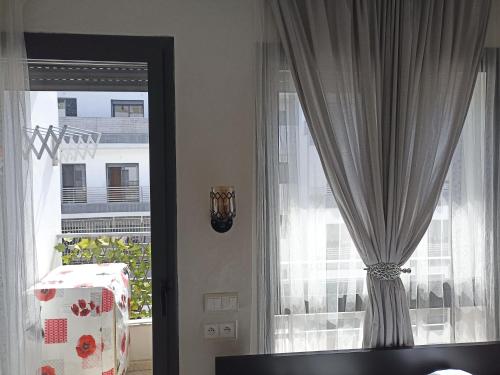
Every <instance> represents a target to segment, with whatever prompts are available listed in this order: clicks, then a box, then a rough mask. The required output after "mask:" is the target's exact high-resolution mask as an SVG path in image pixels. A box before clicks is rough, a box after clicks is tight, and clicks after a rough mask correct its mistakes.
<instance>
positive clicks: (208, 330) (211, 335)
mask: <svg viewBox="0 0 500 375" xmlns="http://www.w3.org/2000/svg"><path fill="white" fill-rule="evenodd" d="M203 331H204V333H203V335H204V337H205V338H206V339H217V338H219V325H218V324H217V323H208V324H205V326H204V330H203Z"/></svg>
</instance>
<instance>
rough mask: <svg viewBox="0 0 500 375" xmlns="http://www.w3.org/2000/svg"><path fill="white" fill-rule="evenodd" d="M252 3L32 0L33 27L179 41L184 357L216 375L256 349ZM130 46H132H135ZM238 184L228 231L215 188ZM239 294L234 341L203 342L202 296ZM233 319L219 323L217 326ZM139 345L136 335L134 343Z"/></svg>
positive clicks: (29, 24) (191, 373)
mask: <svg viewBox="0 0 500 375" xmlns="http://www.w3.org/2000/svg"><path fill="white" fill-rule="evenodd" d="M254 4H255V1H254V0H210V1H207V0H148V1H132V0H107V1H104V2H103V1H100V0H86V1H65V0H44V1H40V0H29V1H27V5H26V13H25V24H26V28H27V30H28V31H44V32H73V33H97V34H129V35H160V36H161V35H165V36H173V37H174V38H175V79H176V82H175V85H176V122H177V124H176V125H177V170H178V172H177V189H178V195H177V201H178V267H179V288H180V289H179V293H180V298H179V308H180V312H179V316H180V357H181V358H180V360H181V364H180V366H181V373H182V374H183V375H208V374H213V373H214V357H215V356H216V355H230V354H242V353H248V352H249V351H250V333H251V327H250V315H251V301H252V298H251V294H252V279H251V275H252V272H251V271H252V270H251V264H252V250H251V249H252V212H253V211H252V210H253V202H252V200H253V179H252V176H253V172H252V169H253V159H254V156H253V144H254V141H253V135H254V74H253V63H254V61H255V57H254V45H255V37H254V19H253V15H254ZM131 48H133V46H131ZM221 184H223V185H225V184H231V185H234V186H235V187H236V192H237V204H238V216H237V218H236V221H235V225H234V227H233V229H231V231H230V232H228V233H227V234H225V235H220V234H217V233H215V232H214V231H213V230H212V229H211V227H210V223H209V218H208V209H209V206H208V203H209V200H208V193H209V188H210V186H212V185H221ZM214 291H238V292H239V293H240V305H241V308H240V311H239V312H238V314H237V315H235V317H236V318H237V319H238V321H239V340H238V341H237V342H225V343H217V342H210V341H206V340H204V339H203V338H202V326H203V323H204V322H205V321H208V320H209V319H210V318H209V317H207V315H206V314H205V313H204V312H203V303H202V302H203V300H202V295H203V293H206V292H214ZM227 318H228V317H221V318H220V319H221V320H224V319H227ZM132 339H133V338H132Z"/></svg>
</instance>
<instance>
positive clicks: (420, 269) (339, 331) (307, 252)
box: [274, 70, 496, 352]
mask: <svg viewBox="0 0 500 375" xmlns="http://www.w3.org/2000/svg"><path fill="white" fill-rule="evenodd" d="M279 75H280V93H279V166H280V167H279V168H280V170H279V177H280V183H279V193H280V200H279V211H280V243H279V250H278V251H279V265H278V268H279V274H280V302H279V306H278V310H277V314H276V317H275V347H274V348H275V351H276V352H290V351H310V350H332V349H349V348H358V347H361V344H362V334H363V326H362V325H363V318H364V309H365V304H364V303H365V299H366V293H367V291H366V284H365V272H364V271H363V263H362V261H361V259H360V257H359V255H358V253H357V251H356V248H355V246H354V243H353V242H352V240H351V238H350V236H349V233H348V231H347V228H346V226H345V224H344V222H343V220H342V217H341V215H340V213H339V210H338V209H337V207H336V204H335V200H334V199H333V195H332V192H331V191H330V189H329V188H328V183H327V180H326V177H325V174H324V172H323V168H322V166H321V162H320V160H319V156H318V153H317V150H316V148H315V146H314V143H313V140H312V138H311V135H310V133H309V129H308V126H307V123H306V121H305V119H304V116H303V114H302V111H301V107H300V103H299V100H298V97H297V95H296V93H295V92H294V91H293V83H292V80H291V76H290V74H289V73H288V72H287V71H286V70H282V71H281V72H280V73H279ZM486 79H487V77H486V74H485V73H484V72H481V73H479V76H478V79H477V84H476V87H475V91H474V95H473V98H472V102H471V105H470V109H469V113H468V116H467V120H466V123H465V126H464V130H463V132H462V135H461V138H460V141H459V144H458V146H457V149H456V151H455V154H454V157H453V161H452V165H451V167H450V171H449V173H448V177H447V179H446V183H445V186H444V188H443V191H442V193H441V197H440V201H439V204H438V207H437V208H436V210H435V213H434V215H433V218H432V221H431V224H430V226H429V229H428V230H427V232H426V234H425V235H424V237H423V239H422V241H421V243H420V244H419V246H418V248H417V250H416V251H415V253H414V254H413V255H412V257H411V258H410V260H409V261H408V262H407V264H406V265H405V266H410V267H411V268H412V273H411V274H410V275H405V276H403V277H402V279H403V282H404V284H405V289H406V291H407V296H408V303H409V306H410V316H411V320H412V329H413V334H414V339H415V344H417V345H422V344H435V343H452V342H472V341H486V340H492V339H496V333H495V330H494V329H491V327H492V326H494V325H495V322H494V320H495V316H494V314H493V313H492V311H494V306H493V304H494V300H495V298H494V295H495V289H496V288H495V285H494V284H493V283H492V281H491V278H490V275H491V274H492V272H494V271H493V270H491V268H490V267H491V265H492V264H493V254H492V252H491V250H490V249H489V248H488V246H486V245H485V241H486V238H487V237H488V236H489V235H490V232H489V229H488V225H487V224H488V223H487V222H486V221H487V219H486V210H487V207H488V205H489V204H491V193H492V192H491V191H488V189H487V184H488V183H489V179H491V173H490V172H489V170H490V169H491V163H492V161H491V160H490V159H489V158H490V155H489V154H488V153H487V152H486V151H485V142H487V141H488V140H489V138H488V137H487V136H485V135H486V134H487V132H486V129H485V126H486V122H485V95H486Z"/></svg>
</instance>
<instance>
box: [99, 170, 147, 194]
mask: <svg viewBox="0 0 500 375" xmlns="http://www.w3.org/2000/svg"><path fill="white" fill-rule="evenodd" d="M106 179H107V190H108V202H139V200H140V199H139V195H140V194H139V190H140V186H139V164H107V165H106Z"/></svg>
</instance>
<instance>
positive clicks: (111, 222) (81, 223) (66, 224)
mask: <svg viewBox="0 0 500 375" xmlns="http://www.w3.org/2000/svg"><path fill="white" fill-rule="evenodd" d="M150 231H151V218H150V217H149V216H128V217H127V216H125V217H93V218H87V219H63V220H62V233H65V234H75V235H76V234H78V235H82V234H85V233H93V234H97V233H100V234H103V233H117V232H132V233H138V232H150Z"/></svg>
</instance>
